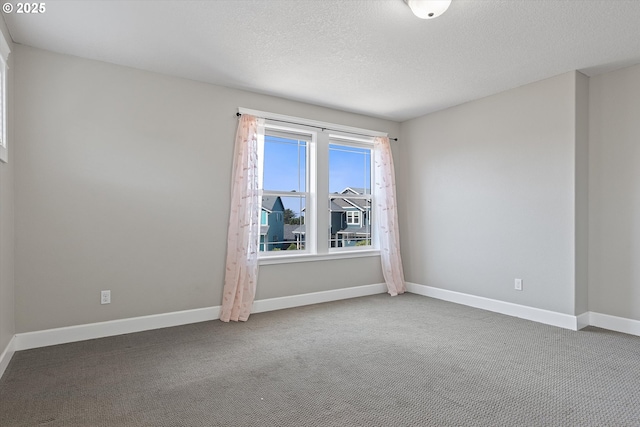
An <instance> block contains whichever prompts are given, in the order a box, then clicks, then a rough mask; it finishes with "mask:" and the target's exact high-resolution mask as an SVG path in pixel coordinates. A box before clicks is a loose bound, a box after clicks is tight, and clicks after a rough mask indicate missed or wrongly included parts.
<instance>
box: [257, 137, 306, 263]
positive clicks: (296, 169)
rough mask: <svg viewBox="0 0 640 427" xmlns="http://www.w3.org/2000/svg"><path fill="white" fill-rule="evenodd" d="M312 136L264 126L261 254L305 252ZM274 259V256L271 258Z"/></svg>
mask: <svg viewBox="0 0 640 427" xmlns="http://www.w3.org/2000/svg"><path fill="white" fill-rule="evenodd" d="M312 140H313V134H311V133H302V132H300V131H299V130H296V129H291V128H286V127H282V126H275V125H265V129H264V135H262V138H260V140H259V154H258V155H259V157H260V158H261V159H263V161H262V162H261V165H260V168H261V169H260V171H259V177H260V178H259V179H260V188H261V189H262V206H261V221H260V252H262V253H264V255H267V253H271V252H282V251H305V249H306V230H305V225H306V224H305V213H306V205H307V200H308V197H309V189H308V181H309V180H308V177H307V175H308V173H307V171H308V162H309V144H310V143H311V142H312ZM297 253H300V252H297ZM271 255H273V254H271Z"/></svg>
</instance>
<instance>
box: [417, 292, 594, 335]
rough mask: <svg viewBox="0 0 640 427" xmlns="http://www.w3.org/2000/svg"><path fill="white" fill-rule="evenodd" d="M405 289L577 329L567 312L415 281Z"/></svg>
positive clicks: (457, 302)
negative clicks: (558, 311)
mask: <svg viewBox="0 0 640 427" xmlns="http://www.w3.org/2000/svg"><path fill="white" fill-rule="evenodd" d="M407 290H408V291H409V292H411V293H414V294H419V295H424V296H428V297H431V298H436V299H441V300H444V301H449V302H454V303H456V304H462V305H468V306H470V307H475V308H481V309H483V310H488V311H493V312H495V313H500V314H506V315H508V316H514V317H519V318H521V319H526V320H532V321H534V322H539V323H544V324H546V325H552V326H558V327H560V328H564V329H571V330H573V331H577V330H578V329H579V328H578V318H577V317H576V316H572V315H569V314H564V313H557V312H555V311H549V310H543V309H540V308H534V307H528V306H526V305H519V304H513V303H510V302H505V301H500V300H495V299H491V298H485V297H479V296H475V295H469V294H463V293H461V292H455V291H449V290H446V289H440V288H434V287H431V286H425V285H419V284H417V283H410V282H407ZM585 326H586V325H585Z"/></svg>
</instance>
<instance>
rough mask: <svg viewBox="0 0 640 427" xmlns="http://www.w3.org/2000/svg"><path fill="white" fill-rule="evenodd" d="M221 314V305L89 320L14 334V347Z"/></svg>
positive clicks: (157, 326)
mask: <svg viewBox="0 0 640 427" xmlns="http://www.w3.org/2000/svg"><path fill="white" fill-rule="evenodd" d="M219 317H220V307H206V308H197V309H193V310H184V311H174V312H171V313H162V314H152V315H149V316H140V317H131V318H128V319H118V320H109V321H107V322H98V323H88V324H84V325H76V326H67V327H63V328H55V329H46V330H42V331H35V332H25V333H22V334H16V337H15V338H16V343H15V350H16V351H20V350H27V349H30V348H37V347H46V346H50V345H57V344H64V343H69V342H76V341H84V340H91V339H95V338H103V337H110V336H113V335H122V334H130V333H133V332H140V331H148V330H152V329H160V328H168V327H171V326H179V325H186V324H188V323H198V322H206V321H207V320H214V319H218V318H219Z"/></svg>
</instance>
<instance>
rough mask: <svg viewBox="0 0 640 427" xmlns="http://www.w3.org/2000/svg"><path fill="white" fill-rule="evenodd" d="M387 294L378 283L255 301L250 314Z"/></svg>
mask: <svg viewBox="0 0 640 427" xmlns="http://www.w3.org/2000/svg"><path fill="white" fill-rule="evenodd" d="M385 292H387V285H386V284H384V283H378V284H375V285H364V286H354V287H352V288H342V289H335V290H332V291H322V292H313V293H309V294H300V295H291V296H288V297H281V298H269V299H263V300H257V301H255V302H254V303H253V310H251V312H252V313H262V312H265V311H273V310H281V309H283V308H292V307H301V306H303V305H310V304H318V303H322V302H329V301H338V300H341V299H348V298H357V297H364V296H367V295H375V294H382V293H385Z"/></svg>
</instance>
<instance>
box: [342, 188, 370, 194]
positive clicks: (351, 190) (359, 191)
mask: <svg viewBox="0 0 640 427" xmlns="http://www.w3.org/2000/svg"><path fill="white" fill-rule="evenodd" d="M367 191H368V193H367ZM349 193H352V194H369V193H371V190H370V189H369V188H364V187H347V188H345V189H344V190H342V191H341V192H340V194H349Z"/></svg>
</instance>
